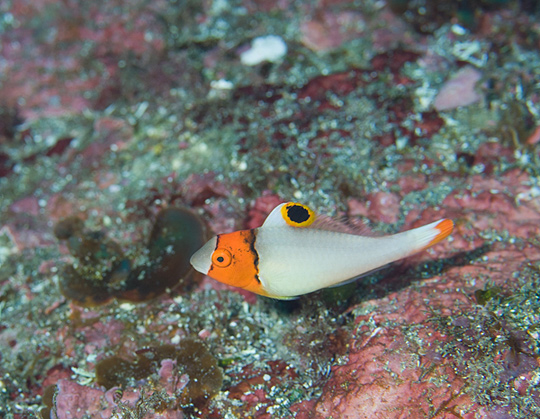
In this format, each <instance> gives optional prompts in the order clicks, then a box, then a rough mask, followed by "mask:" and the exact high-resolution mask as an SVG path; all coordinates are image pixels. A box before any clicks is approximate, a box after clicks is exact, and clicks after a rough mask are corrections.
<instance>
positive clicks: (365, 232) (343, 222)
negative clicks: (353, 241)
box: [310, 215, 376, 237]
mask: <svg viewBox="0 0 540 419" xmlns="http://www.w3.org/2000/svg"><path fill="white" fill-rule="evenodd" d="M351 221H352V219H351V218H349V217H346V216H343V217H338V218H332V217H329V216H327V215H319V216H317V218H316V219H315V221H314V222H313V224H311V225H310V228H316V229H317V230H326V231H333V232H336V233H346V234H353V235H355V236H368V237H376V234H374V233H373V231H371V230H370V229H369V228H368V227H367V226H366V225H365V224H364V223H360V224H352V223H351Z"/></svg>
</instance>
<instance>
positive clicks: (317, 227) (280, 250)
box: [191, 202, 454, 299]
mask: <svg viewBox="0 0 540 419" xmlns="http://www.w3.org/2000/svg"><path fill="white" fill-rule="evenodd" d="M453 228H454V223H453V222H452V221H451V220H448V219H442V220H439V221H436V222H434V223H431V224H428V225H425V226H423V227H418V228H415V229H412V230H409V231H405V232H403V233H398V234H394V235H391V236H383V237H366V236H361V235H357V234H350V233H346V232H341V231H337V230H338V229H337V228H336V224H335V223H334V224H333V225H332V224H331V223H330V222H329V218H328V217H324V216H323V217H317V216H316V215H315V213H314V212H313V211H312V210H311V209H310V208H309V207H307V206H305V205H302V204H298V203H295V202H288V203H285V204H280V205H278V206H277V207H276V208H274V209H273V210H272V212H271V213H270V215H269V216H268V217H267V218H266V220H265V221H264V223H263V225H262V226H261V227H258V228H255V229H251V230H240V231H236V232H234V233H228V234H220V235H218V236H215V237H214V238H212V239H210V240H209V241H208V242H207V243H206V244H205V245H204V246H203V247H202V248H201V249H199V250H198V251H197V252H196V253H195V254H194V255H193V256H192V257H191V264H192V265H193V267H194V268H195V269H196V270H198V271H199V272H201V273H203V274H206V275H208V276H210V277H212V278H214V279H216V280H218V281H220V282H223V283H225V284H228V285H233V286H235V287H240V288H244V289H246V290H248V291H251V292H254V293H257V294H260V295H264V296H267V297H271V298H279V299H290V298H294V297H297V296H299V295H302V294H307V293H310V292H313V291H317V290H319V289H321V288H326V287H332V286H336V285H339V284H341V283H346V282H348V281H350V280H352V279H354V278H356V277H360V276H361V275H362V274H365V273H366V272H369V271H372V270H374V269H377V268H380V267H382V266H384V265H387V264H389V263H391V262H394V261H396V260H399V259H402V258H405V257H407V256H411V255H412V254H414V253H417V252H420V251H422V250H424V249H427V248H428V247H430V246H433V245H434V244H435V243H438V242H439V241H441V240H443V239H444V238H446V237H447V236H448V235H449V234H450V233H451V232H452V229H453Z"/></svg>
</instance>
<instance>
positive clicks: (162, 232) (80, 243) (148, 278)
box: [55, 208, 205, 307]
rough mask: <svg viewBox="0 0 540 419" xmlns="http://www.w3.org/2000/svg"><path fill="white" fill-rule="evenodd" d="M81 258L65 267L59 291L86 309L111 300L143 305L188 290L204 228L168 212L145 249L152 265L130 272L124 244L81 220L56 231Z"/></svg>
mask: <svg viewBox="0 0 540 419" xmlns="http://www.w3.org/2000/svg"><path fill="white" fill-rule="evenodd" d="M55 235H56V237H57V238H58V239H59V240H65V241H66V243H67V246H68V248H69V250H70V252H71V254H72V255H73V257H75V258H76V259H77V263H76V264H74V265H68V266H66V267H65V268H64V270H63V273H62V275H61V281H60V290H61V292H62V294H64V296H66V297H67V298H69V299H71V300H73V301H75V302H76V303H77V304H80V305H82V306H87V307H88V306H94V305H100V304H103V303H106V302H108V301H110V300H111V299H112V298H118V299H120V300H126V301H132V302H142V301H147V300H150V299H152V298H155V297H156V296H158V295H160V294H162V293H164V292H165V291H166V290H168V289H173V288H175V287H182V288H186V287H187V286H188V285H189V283H190V281H189V279H190V276H189V274H191V273H192V269H191V265H190V263H189V259H190V258H191V255H192V254H193V253H195V251H196V250H198V249H199V248H200V247H201V246H202V245H203V244H204V239H205V228H204V224H203V223H202V221H201V220H200V219H199V217H198V216H196V215H195V214H194V213H193V212H191V211H189V210H187V209H184V208H166V209H164V210H161V211H160V212H159V213H158V215H157V216H156V220H155V222H154V225H153V228H152V232H151V233H150V237H149V240H148V245H147V252H146V256H147V258H148V262H147V263H144V264H141V265H138V266H135V267H132V262H131V260H130V259H128V258H127V257H126V256H124V253H123V251H122V249H121V247H120V245H119V244H118V243H117V242H115V241H113V240H110V239H108V238H107V237H106V236H105V234H104V233H103V232H101V231H87V230H85V229H84V223H83V221H82V220H81V219H80V218H78V217H73V216H72V217H68V218H66V219H64V220H61V221H60V222H59V223H57V224H56V226H55Z"/></svg>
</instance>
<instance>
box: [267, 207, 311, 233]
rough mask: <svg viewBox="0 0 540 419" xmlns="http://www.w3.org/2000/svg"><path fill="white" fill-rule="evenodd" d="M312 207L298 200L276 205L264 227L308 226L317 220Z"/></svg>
mask: <svg viewBox="0 0 540 419" xmlns="http://www.w3.org/2000/svg"><path fill="white" fill-rule="evenodd" d="M315 218H316V216H315V213H314V212H313V211H312V210H311V208H309V207H307V206H306V205H302V204H299V203H297V202H286V203H284V204H279V205H278V206H277V207H275V208H274V209H273V210H272V212H271V213H270V215H268V217H266V220H264V223H263V225H262V227H287V226H289V227H295V228H297V227H299V228H302V227H308V226H310V225H311V224H313V221H315Z"/></svg>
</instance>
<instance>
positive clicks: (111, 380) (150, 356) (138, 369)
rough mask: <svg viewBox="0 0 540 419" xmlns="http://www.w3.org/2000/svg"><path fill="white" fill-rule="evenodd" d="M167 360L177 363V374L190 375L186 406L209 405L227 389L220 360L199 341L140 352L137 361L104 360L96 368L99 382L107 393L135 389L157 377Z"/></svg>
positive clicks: (183, 396) (185, 390) (183, 391)
mask: <svg viewBox="0 0 540 419" xmlns="http://www.w3.org/2000/svg"><path fill="white" fill-rule="evenodd" d="M165 359H170V360H173V361H176V368H177V371H175V374H178V375H179V376H181V375H182V374H187V376H188V378H189V381H188V382H187V384H186V386H185V388H183V389H181V393H180V394H179V395H178V400H179V402H180V404H182V405H189V404H201V403H205V402H207V401H208V399H210V398H211V397H213V396H215V395H216V394H217V392H218V391H219V390H220V389H221V386H222V385H223V374H222V372H221V369H220V368H219V367H218V363H217V360H216V358H215V357H214V356H213V355H212V354H210V352H209V351H208V349H207V348H206V346H205V345H204V344H203V343H202V342H200V341H198V340H195V339H191V338H187V339H183V340H182V341H181V342H180V343H179V344H178V345H176V346H174V345H161V346H153V347H149V348H144V349H141V350H139V351H137V356H136V359H135V360H134V361H128V360H125V359H123V358H121V357H119V356H112V357H108V358H104V359H102V360H101V361H99V362H98V363H97V364H96V381H97V383H98V384H99V385H102V386H104V387H105V388H107V389H110V388H112V387H116V386H120V387H123V388H125V387H126V386H128V385H132V386H133V385H135V384H136V382H138V381H139V380H142V379H147V378H149V377H150V376H151V375H152V374H156V373H157V371H158V369H159V367H160V365H161V362H162V361H163V360H165Z"/></svg>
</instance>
